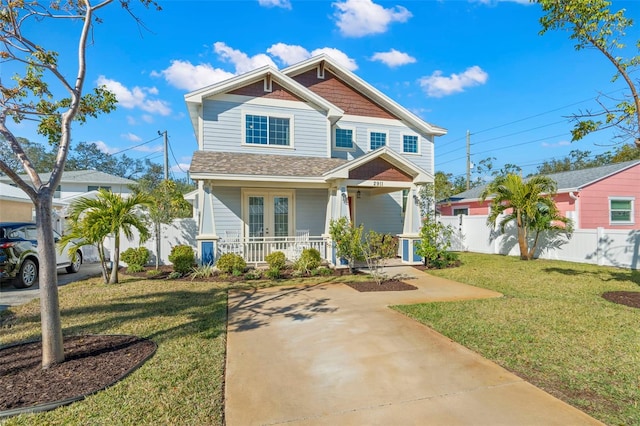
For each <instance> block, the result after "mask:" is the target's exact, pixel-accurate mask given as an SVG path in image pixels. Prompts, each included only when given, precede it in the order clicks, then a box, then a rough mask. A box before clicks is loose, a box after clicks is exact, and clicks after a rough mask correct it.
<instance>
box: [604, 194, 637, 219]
mask: <svg viewBox="0 0 640 426" xmlns="http://www.w3.org/2000/svg"><path fill="white" fill-rule="evenodd" d="M633 202H634V198H633V197H630V198H629V197H620V198H609V221H610V223H611V224H612V225H628V224H632V223H633Z"/></svg>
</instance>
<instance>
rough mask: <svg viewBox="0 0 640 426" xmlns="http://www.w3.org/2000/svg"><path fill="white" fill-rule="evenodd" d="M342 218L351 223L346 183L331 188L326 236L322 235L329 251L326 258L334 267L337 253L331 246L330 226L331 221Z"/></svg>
mask: <svg viewBox="0 0 640 426" xmlns="http://www.w3.org/2000/svg"><path fill="white" fill-rule="evenodd" d="M341 217H346V218H347V220H349V221H351V213H350V211H349V195H348V194H347V187H346V185H345V184H344V182H339V183H337V184H336V186H332V187H331V188H329V199H328V200H327V214H326V222H325V226H324V234H323V235H322V237H323V238H324V240H325V247H326V250H327V253H326V254H325V258H326V260H328V261H330V262H331V263H332V264H333V265H336V251H335V248H334V247H333V244H331V236H330V235H329V225H330V223H331V220H337V219H339V218H341Z"/></svg>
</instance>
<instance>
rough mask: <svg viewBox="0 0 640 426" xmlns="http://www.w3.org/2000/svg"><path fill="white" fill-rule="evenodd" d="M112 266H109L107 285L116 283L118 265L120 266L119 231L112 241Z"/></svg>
mask: <svg viewBox="0 0 640 426" xmlns="http://www.w3.org/2000/svg"><path fill="white" fill-rule="evenodd" d="M113 241H114V243H113V245H114V247H113V256H112V257H113V258H112V259H111V260H112V261H113V265H111V277H109V284H117V283H118V265H119V264H120V230H118V231H116V233H115V236H114V239H113Z"/></svg>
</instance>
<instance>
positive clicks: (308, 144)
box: [203, 101, 329, 157]
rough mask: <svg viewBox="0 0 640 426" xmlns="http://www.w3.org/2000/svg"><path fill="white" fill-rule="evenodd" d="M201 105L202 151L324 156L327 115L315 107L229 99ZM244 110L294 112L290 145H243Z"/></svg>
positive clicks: (276, 112) (292, 113) (326, 139)
mask: <svg viewBox="0 0 640 426" xmlns="http://www.w3.org/2000/svg"><path fill="white" fill-rule="evenodd" d="M203 108H204V110H203V111H204V112H203V119H204V124H203V125H204V130H203V148H204V150H205V151H217V152H246V153H255V154H278V155H300V156H310V157H327V145H326V144H327V143H328V140H329V139H328V135H327V118H326V117H325V116H324V115H323V114H322V113H320V112H318V111H315V110H307V109H295V108H284V107H275V106H264V105H246V104H241V103H235V102H229V101H205V102H204V107H203ZM243 111H245V112H253V113H261V114H264V115H269V114H276V115H277V114H284V115H291V116H293V117H294V122H293V128H294V134H293V149H279V148H269V147H265V146H256V147H253V146H248V145H242V143H243V141H242V126H244V123H243V121H242V112H243Z"/></svg>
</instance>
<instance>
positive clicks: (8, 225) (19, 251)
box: [0, 222, 82, 288]
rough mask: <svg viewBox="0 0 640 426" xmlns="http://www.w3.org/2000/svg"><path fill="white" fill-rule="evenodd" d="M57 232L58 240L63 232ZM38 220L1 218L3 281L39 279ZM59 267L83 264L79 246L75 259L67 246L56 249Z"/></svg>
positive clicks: (18, 283) (27, 282)
mask: <svg viewBox="0 0 640 426" xmlns="http://www.w3.org/2000/svg"><path fill="white" fill-rule="evenodd" d="M53 232H54V238H55V240H56V241H58V240H59V239H60V234H58V233H57V232H56V231H53ZM36 234H37V230H36V224H35V223H30V222H0V281H8V280H13V286H14V287H16V288H25V287H31V286H32V285H33V284H34V283H36V282H37V281H38V265H39V261H38V242H37V240H36V238H37V236H36ZM56 259H57V263H58V268H66V269H67V272H69V273H75V272H78V271H79V270H80V265H81V264H82V252H80V250H78V252H77V253H76V256H75V259H74V261H73V262H72V261H71V259H70V258H69V254H68V253H67V251H66V250H64V251H63V253H61V254H60V253H58V252H57V250H56Z"/></svg>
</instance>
